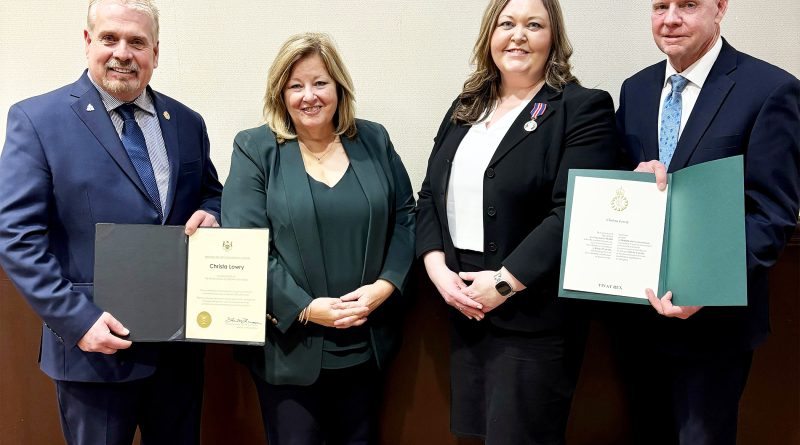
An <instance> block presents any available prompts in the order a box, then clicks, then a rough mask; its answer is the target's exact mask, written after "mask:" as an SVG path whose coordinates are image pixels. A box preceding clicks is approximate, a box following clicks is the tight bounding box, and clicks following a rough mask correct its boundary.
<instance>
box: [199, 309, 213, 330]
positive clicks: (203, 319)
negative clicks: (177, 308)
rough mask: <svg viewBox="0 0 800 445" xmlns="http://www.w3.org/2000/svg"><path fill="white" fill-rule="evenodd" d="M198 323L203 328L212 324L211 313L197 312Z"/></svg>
mask: <svg viewBox="0 0 800 445" xmlns="http://www.w3.org/2000/svg"><path fill="white" fill-rule="evenodd" d="M197 325H198V326H200V327H201V328H207V327H209V326H211V314H209V313H208V312H206V311H203V312H200V313H199V314H197Z"/></svg>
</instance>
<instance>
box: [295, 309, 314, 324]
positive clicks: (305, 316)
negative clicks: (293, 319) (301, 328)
mask: <svg viewBox="0 0 800 445" xmlns="http://www.w3.org/2000/svg"><path fill="white" fill-rule="evenodd" d="M309 312H311V311H310V309H309V306H306V308H305V309H303V310H302V311H300V315H299V316H298V317H297V321H299V322H300V323H303V324H304V325H305V324H308V315H309Z"/></svg>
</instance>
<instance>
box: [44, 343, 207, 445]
mask: <svg viewBox="0 0 800 445" xmlns="http://www.w3.org/2000/svg"><path fill="white" fill-rule="evenodd" d="M202 351H203V347H202V345H196V344H195V345H184V344H176V345H165V346H164V349H163V351H162V354H161V357H160V358H159V363H158V366H157V369H156V372H155V374H153V375H152V376H150V377H147V378H144V379H141V380H135V381H132V382H123V383H92V382H67V381H63V380H56V381H55V384H56V392H57V395H58V406H59V410H60V414H61V427H62V429H63V431H64V437H65V438H66V440H67V443H68V444H69V445H97V444H107V445H129V444H131V443H132V442H133V437H134V434H135V433H136V427H137V426H138V427H139V429H140V431H141V438H142V442H141V443H142V444H143V445H161V444H163V445H181V444H186V445H194V444H199V443H200V411H201V408H202V404H203V354H202Z"/></svg>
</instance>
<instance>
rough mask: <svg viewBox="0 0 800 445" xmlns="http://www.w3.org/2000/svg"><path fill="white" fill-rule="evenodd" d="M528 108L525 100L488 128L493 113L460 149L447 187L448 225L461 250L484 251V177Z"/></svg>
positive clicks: (463, 141)
mask: <svg viewBox="0 0 800 445" xmlns="http://www.w3.org/2000/svg"><path fill="white" fill-rule="evenodd" d="M526 105H528V102H527V101H523V102H522V103H520V104H519V105H518V106H517V107H515V108H514V109H512V110H510V111H509V112H507V113H506V114H505V115H504V116H503V117H501V118H500V119H499V120H498V121H497V122H494V123H493V124H492V126H491V127H489V128H486V122H488V121H491V119H492V116H493V115H494V110H493V111H492V112H491V113H490V114H489V115H488V116H486V118H484V119H483V120H482V121H481V122H478V123H476V124H475V125H473V126H472V127H470V129H469V131H468V132H467V134H466V136H464V139H462V140H461V144H459V146H458V150H457V151H456V155H455V157H454V159H453V164H452V166H451V169H450V181H449V183H448V184H447V224H448V225H449V226H450V237H451V238H452V240H453V244H454V245H455V247H456V248H457V249H464V250H473V251H476V252H483V214H484V208H483V175H484V173H485V172H486V168H487V167H489V161H491V160H492V156H494V152H495V151H496V150H497V146H498V145H500V141H502V140H503V138H504V137H505V135H506V133H507V132H508V129H509V128H511V124H512V123H513V122H514V120H515V119H516V118H517V117H518V116H519V114H520V113H521V112H522V110H523V109H524V108H525V106H526ZM496 109H497V107H495V110H496Z"/></svg>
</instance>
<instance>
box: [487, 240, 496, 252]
mask: <svg viewBox="0 0 800 445" xmlns="http://www.w3.org/2000/svg"><path fill="white" fill-rule="evenodd" d="M488 247H489V252H497V244H495V243H494V242H491V243H489V246H488Z"/></svg>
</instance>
